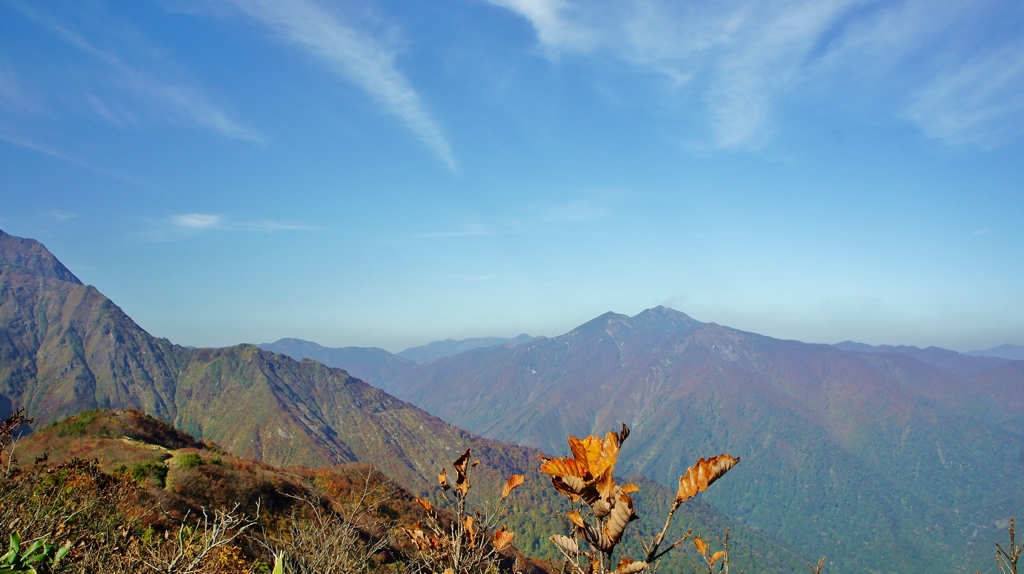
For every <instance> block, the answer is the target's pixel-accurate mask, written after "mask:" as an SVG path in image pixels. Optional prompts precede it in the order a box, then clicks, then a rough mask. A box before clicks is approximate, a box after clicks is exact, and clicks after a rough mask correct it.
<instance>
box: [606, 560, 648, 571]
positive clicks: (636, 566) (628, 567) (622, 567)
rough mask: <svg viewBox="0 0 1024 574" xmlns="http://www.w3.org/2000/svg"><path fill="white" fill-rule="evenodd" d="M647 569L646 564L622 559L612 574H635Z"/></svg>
mask: <svg viewBox="0 0 1024 574" xmlns="http://www.w3.org/2000/svg"><path fill="white" fill-rule="evenodd" d="M644 568H647V563H646V562H644V561H642V560H640V561H636V560H630V559H629V558H623V559H622V560H619V565H618V566H616V567H615V572H613V574H636V573H637V572H640V571H642V570H643V569H644Z"/></svg>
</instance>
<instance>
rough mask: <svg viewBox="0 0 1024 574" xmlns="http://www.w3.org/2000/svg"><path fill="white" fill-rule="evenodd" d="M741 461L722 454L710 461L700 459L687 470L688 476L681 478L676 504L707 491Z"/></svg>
mask: <svg viewBox="0 0 1024 574" xmlns="http://www.w3.org/2000/svg"><path fill="white" fill-rule="evenodd" d="M739 461H740V459H738V458H736V457H734V456H731V455H728V454H720V455H718V456H713V457H711V458H709V459H703V458H702V459H700V460H698V461H697V464H695V465H693V466H691V467H690V468H688V469H686V474H684V475H683V476H680V477H679V490H678V491H677V492H676V500H675V501H676V503H677V504H678V503H680V502H683V501H684V500H688V499H690V498H693V497H694V496H697V494H699V493H701V492H704V491H705V490H707V488H708V486H711V483H713V482H714V481H716V480H718V479H719V478H721V477H722V475H723V474H725V473H726V472H728V470H729V469H730V468H732V467H733V466H735V465H736V463H737V462H739Z"/></svg>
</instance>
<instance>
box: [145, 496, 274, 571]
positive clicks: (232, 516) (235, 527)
mask: <svg viewBox="0 0 1024 574" xmlns="http://www.w3.org/2000/svg"><path fill="white" fill-rule="evenodd" d="M258 508H259V507H258V506H257V509H258ZM258 519H259V514H258V510H257V516H256V518H255V519H252V518H249V517H247V516H245V515H244V514H242V513H240V512H238V505H237V504H236V505H235V507H234V508H232V509H231V510H215V511H214V512H213V516H210V515H209V514H208V513H207V511H206V510H205V509H204V510H203V517H202V518H201V519H199V518H197V520H196V522H195V526H192V525H191V524H189V523H188V517H187V516H186V517H185V519H184V520H182V522H181V525H180V526H179V527H178V531H177V532H176V533H174V534H173V537H174V538H173V541H171V536H172V535H171V533H170V531H167V532H166V533H165V534H166V535H167V538H168V540H169V541H171V543H170V544H159V545H157V546H155V547H146V549H145V552H146V555H145V556H144V557H143V558H142V562H143V563H144V564H145V565H146V566H148V567H149V568H150V569H151V570H155V571H157V572H162V573H164V574H193V573H197V572H202V571H203V566H204V565H205V564H204V563H205V561H206V559H207V557H209V556H213V553H214V551H220V550H222V549H224V548H227V547H228V546H229V545H231V544H232V543H233V542H234V541H235V539H236V538H238V537H239V536H242V535H243V534H244V533H245V531H246V530H248V529H250V528H252V527H253V526H255V525H256V521H257V520H258Z"/></svg>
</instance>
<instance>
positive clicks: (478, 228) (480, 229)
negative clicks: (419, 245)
mask: <svg viewBox="0 0 1024 574" xmlns="http://www.w3.org/2000/svg"><path fill="white" fill-rule="evenodd" d="M497 233H498V232H497V231H496V230H494V229H491V228H488V227H484V226H482V225H477V224H472V225H467V226H466V228H465V229H461V230H455V231H432V232H427V233H417V234H415V235H413V237H419V238H435V237H470V236H474V235H495V234H497Z"/></svg>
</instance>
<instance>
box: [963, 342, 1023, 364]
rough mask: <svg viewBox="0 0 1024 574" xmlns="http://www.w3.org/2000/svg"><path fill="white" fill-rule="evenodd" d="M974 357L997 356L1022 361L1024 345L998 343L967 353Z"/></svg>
mask: <svg viewBox="0 0 1024 574" xmlns="http://www.w3.org/2000/svg"><path fill="white" fill-rule="evenodd" d="M967 354H968V355H972V356H975V357H998V358H1000V359H1009V360H1011V361H1024V345H1010V344H1006V345H1000V346H998V347H993V348H991V349H985V350H979V351H971V352H969V353H967Z"/></svg>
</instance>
